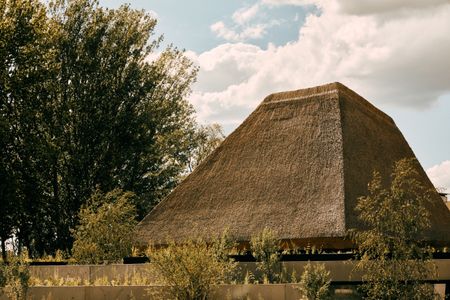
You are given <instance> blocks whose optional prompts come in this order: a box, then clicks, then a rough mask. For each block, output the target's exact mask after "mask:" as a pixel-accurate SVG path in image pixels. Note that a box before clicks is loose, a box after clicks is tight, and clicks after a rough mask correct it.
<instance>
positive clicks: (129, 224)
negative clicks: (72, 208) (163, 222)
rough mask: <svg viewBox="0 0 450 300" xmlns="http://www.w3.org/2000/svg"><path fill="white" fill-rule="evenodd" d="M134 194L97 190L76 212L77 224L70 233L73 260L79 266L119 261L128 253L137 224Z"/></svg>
mask: <svg viewBox="0 0 450 300" xmlns="http://www.w3.org/2000/svg"><path fill="white" fill-rule="evenodd" d="M133 198H135V195H134V194H133V193H131V192H123V191H122V190H119V189H116V190H113V191H111V192H109V193H107V194H103V193H102V192H101V191H96V192H95V193H94V194H93V195H92V197H91V198H90V199H89V201H88V203H87V204H86V205H84V206H83V207H82V208H81V209H80V212H79V219H80V224H79V225H78V226H77V227H76V229H75V230H73V237H74V240H75V241H74V244H73V249H72V253H73V258H74V259H75V260H76V261H77V262H78V263H82V264H98V263H103V262H106V261H107V262H108V263H114V262H120V261H121V260H122V258H123V257H125V256H128V255H130V254H131V247H132V245H131V242H132V232H133V230H134V227H135V225H136V221H135V217H136V209H135V207H134V205H133V204H132V202H133Z"/></svg>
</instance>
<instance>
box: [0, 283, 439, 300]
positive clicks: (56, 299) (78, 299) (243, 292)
mask: <svg viewBox="0 0 450 300" xmlns="http://www.w3.org/2000/svg"><path fill="white" fill-rule="evenodd" d="M435 290H436V292H438V294H440V296H441V299H444V291H445V286H444V285H443V284H436V285H435ZM331 292H332V299H336V300H340V299H342V300H343V299H346V300H352V299H355V300H356V299H361V298H360V297H359V296H358V295H357V293H356V292H355V288H354V287H351V286H348V287H342V286H341V287H339V288H337V287H334V288H332V291H331ZM28 295H29V299H30V300H144V299H145V300H152V299H155V300H159V299H169V297H168V296H167V294H165V291H164V287H161V286H72V287H70V286H65V287H61V286H59V287H32V288H30V290H29V293H28ZM300 296H301V294H300V292H299V290H298V288H297V285H295V284H255V285H252V284H236V285H219V286H215V287H214V289H213V292H212V297H211V299H217V300H224V299H226V300H228V299H229V300H298V299H300ZM0 300H8V298H6V296H5V295H0Z"/></svg>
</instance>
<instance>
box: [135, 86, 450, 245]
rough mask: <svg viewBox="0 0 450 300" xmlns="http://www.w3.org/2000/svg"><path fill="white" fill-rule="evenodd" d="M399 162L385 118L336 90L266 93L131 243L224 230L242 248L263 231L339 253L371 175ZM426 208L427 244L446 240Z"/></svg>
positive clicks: (448, 221)
mask: <svg viewBox="0 0 450 300" xmlns="http://www.w3.org/2000/svg"><path fill="white" fill-rule="evenodd" d="M405 157H414V153H413V152H412V150H411V149H410V147H409V146H408V143H407V142H406V140H405V139H404V137H403V135H402V134H401V132H400V131H399V129H398V128H397V127H396V125H395V123H394V122H393V120H392V119H391V118H390V117H389V116H387V115H386V114H384V113H383V112H382V111H380V110H378V109H377V108H376V107H374V106H373V105H371V104H370V103H369V102H367V101H366V100H365V99H363V98H362V97H361V96H359V95H357V94H356V93H355V92H353V91H352V90H350V89H348V88H347V87H345V86H343V85H342V84H340V83H331V84H327V85H323V86H318V87H313V88H308V89H302V90H297V91H290V92H282V93H276V94H272V95H269V96H268V97H266V98H265V99H264V101H263V102H262V103H261V104H260V105H259V106H258V107H257V108H256V110H255V111H254V112H253V113H252V114H251V115H250V116H249V117H248V118H247V119H246V120H245V121H244V122H243V123H242V124H241V125H240V126H239V127H238V128H237V129H236V130H235V131H234V132H233V133H231V134H230V135H229V136H228V137H227V138H226V139H225V141H224V142H223V143H222V144H221V145H220V146H219V147H218V148H217V149H216V150H215V151H214V152H213V153H212V154H211V155H210V156H209V157H208V158H207V159H206V160H205V161H204V162H203V163H202V164H200V165H199V166H198V167H197V169H195V171H194V172H193V173H192V174H190V175H189V176H188V177H187V178H186V179H185V180H184V181H183V182H182V183H181V184H180V185H179V186H178V187H177V188H176V189H175V190H174V191H173V192H172V193H171V194H170V195H169V196H168V197H167V198H166V199H164V200H163V201H162V202H161V203H160V204H159V205H157V206H156V207H155V208H154V209H153V210H152V211H151V212H150V213H149V214H148V215H147V216H146V217H145V218H144V220H143V221H142V222H141V223H140V224H139V225H138V227H137V235H136V241H137V244H140V245H145V244H146V243H147V242H148V241H150V240H151V241H156V242H161V243H163V242H164V241H166V240H167V238H169V239H174V240H175V241H181V240H184V239H187V238H192V237H203V238H206V239H208V238H210V237H215V236H217V235H218V234H220V233H221V232H222V231H223V230H224V229H226V228H228V229H229V231H230V232H231V233H232V234H233V235H234V236H235V237H236V238H237V239H238V240H240V241H248V240H249V239H250V237H251V236H252V235H255V234H257V233H259V232H260V231H261V230H262V229H263V228H265V227H269V228H271V229H273V230H275V231H276V232H277V233H278V235H279V237H280V238H282V239H285V240H294V241H307V242H309V243H315V244H318V246H322V247H324V248H345V247H348V245H349V242H348V241H346V240H344V239H343V238H344V237H345V236H346V231H347V230H348V229H349V228H354V227H358V226H359V225H358V221H357V218H356V215H355V212H354V207H355V204H356V201H357V198H358V197H360V196H362V195H366V194H367V183H368V182H369V181H370V180H371V178H372V172H373V170H378V171H379V172H380V173H381V175H382V176H384V177H388V176H389V175H390V174H391V171H392V165H393V163H394V162H395V161H397V160H399V159H402V158H405ZM420 172H421V174H422V175H423V178H422V179H423V183H424V184H426V185H427V186H429V187H430V188H432V184H431V182H430V181H429V179H428V177H427V176H426V174H425V172H424V171H423V169H421V170H420ZM433 200H434V202H435V203H434V204H433V206H432V207H430V209H431V211H432V231H431V232H430V233H429V238H430V239H431V240H433V241H441V242H442V241H449V240H450V212H449V210H448V209H447V208H446V207H445V204H444V203H443V201H442V200H441V198H440V197H439V195H438V194H437V193H436V197H435V199H433Z"/></svg>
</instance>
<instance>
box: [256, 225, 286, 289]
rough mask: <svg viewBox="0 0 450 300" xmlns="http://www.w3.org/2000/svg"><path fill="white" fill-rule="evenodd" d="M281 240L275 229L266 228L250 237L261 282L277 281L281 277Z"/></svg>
mask: <svg viewBox="0 0 450 300" xmlns="http://www.w3.org/2000/svg"><path fill="white" fill-rule="evenodd" d="M280 248H281V246H280V241H279V239H278V238H277V237H276V234H275V232H274V231H273V230H271V229H269V228H264V229H263V231H261V232H260V233H259V234H257V235H255V236H253V237H252V238H251V239H250V251H251V252H252V255H253V257H254V258H255V259H256V269H257V270H258V271H259V272H260V273H261V275H262V277H261V282H268V283H275V282H278V281H279V280H280V279H281V273H282V272H281V271H282V270H281V264H280V259H281V255H280V253H279V252H278V251H279V250H280Z"/></svg>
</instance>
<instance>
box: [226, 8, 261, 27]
mask: <svg viewBox="0 0 450 300" xmlns="http://www.w3.org/2000/svg"><path fill="white" fill-rule="evenodd" d="M258 12H259V3H256V4H254V5H252V6H250V7H243V8H241V9H239V10H237V11H236V12H234V14H233V16H232V19H233V21H234V22H235V23H237V24H240V25H243V24H245V23H248V22H249V21H250V20H252V19H253V18H255V16H256V15H257V14H258Z"/></svg>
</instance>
